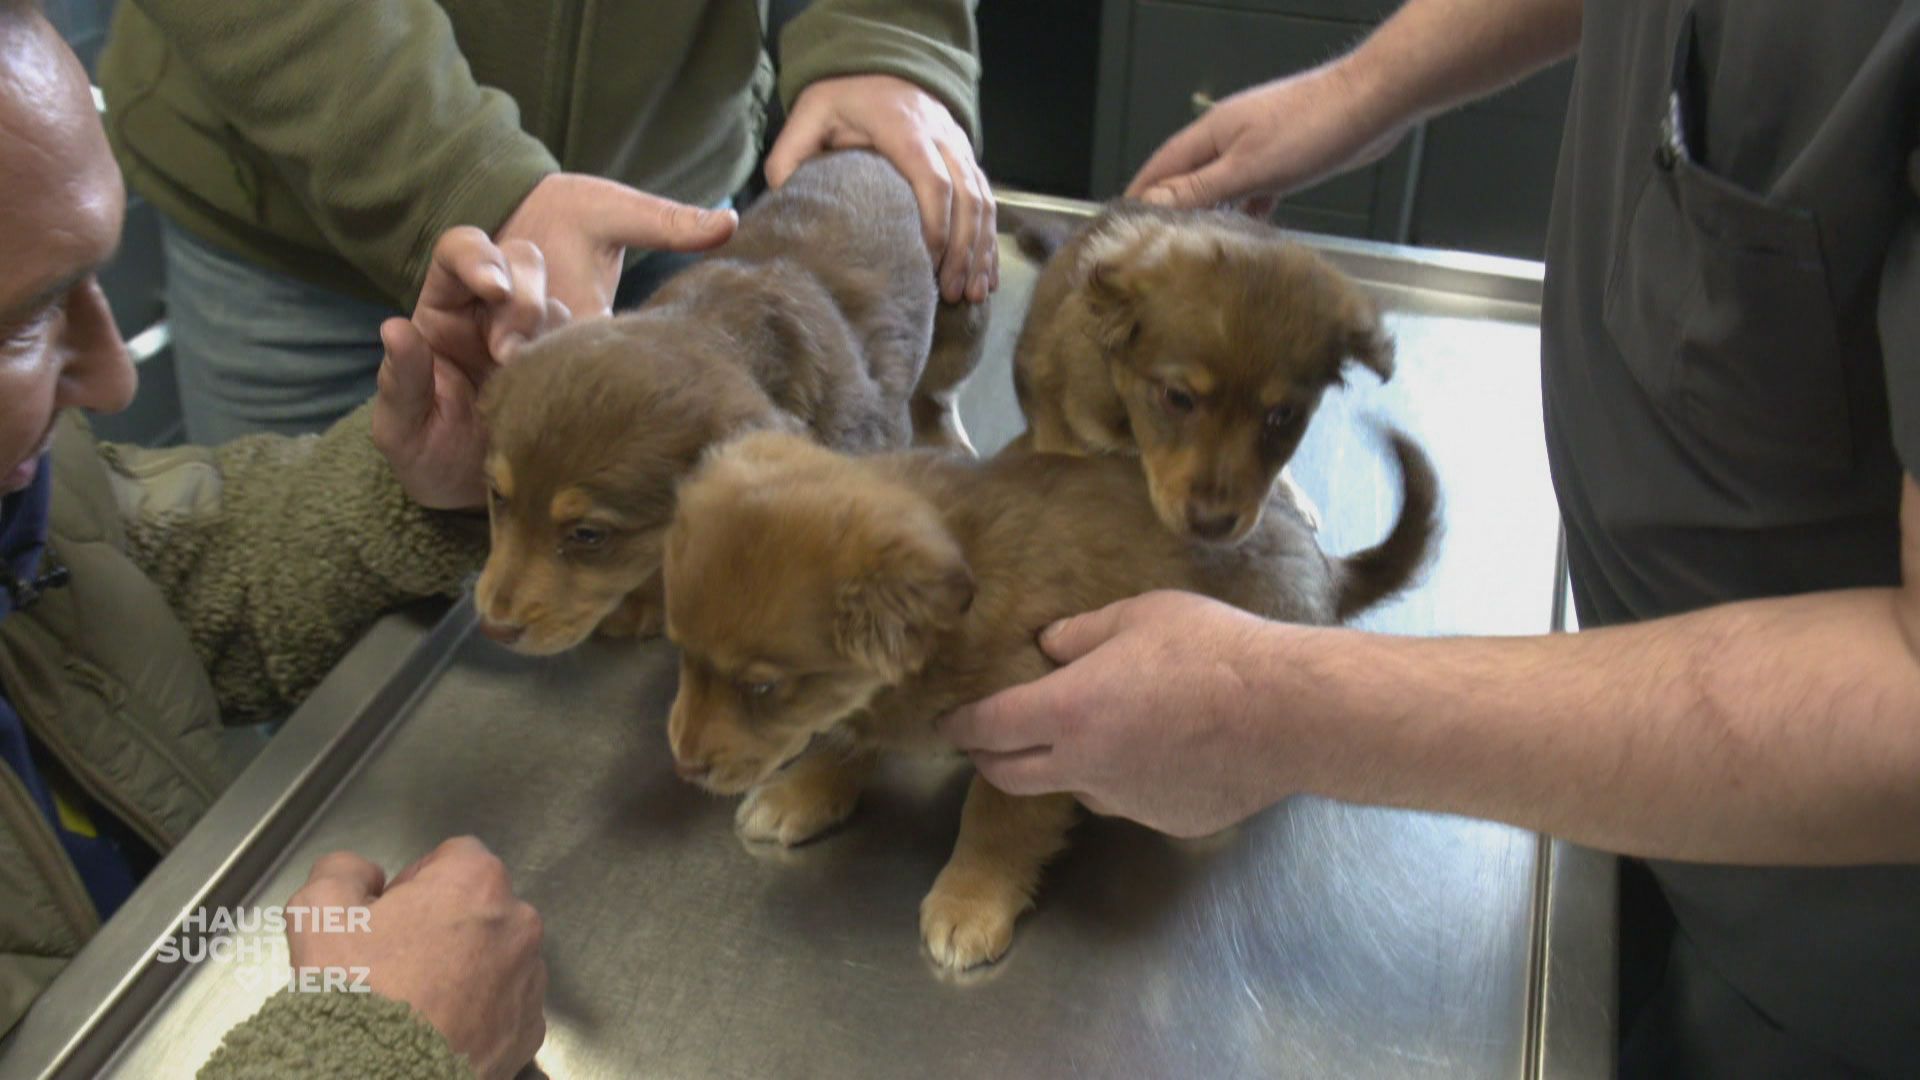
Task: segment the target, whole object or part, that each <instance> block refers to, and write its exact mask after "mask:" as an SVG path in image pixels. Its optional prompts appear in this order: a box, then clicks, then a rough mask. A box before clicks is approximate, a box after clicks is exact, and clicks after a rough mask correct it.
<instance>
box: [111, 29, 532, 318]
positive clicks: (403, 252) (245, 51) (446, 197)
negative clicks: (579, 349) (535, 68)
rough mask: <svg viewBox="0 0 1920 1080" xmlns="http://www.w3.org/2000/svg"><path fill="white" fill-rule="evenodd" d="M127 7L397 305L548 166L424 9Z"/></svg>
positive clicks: (494, 224) (500, 216) (514, 110)
mask: <svg viewBox="0 0 1920 1080" xmlns="http://www.w3.org/2000/svg"><path fill="white" fill-rule="evenodd" d="M132 2H133V3H135V4H137V5H138V7H139V9H140V11H141V12H142V13H144V14H145V15H146V16H147V17H148V18H149V19H151V20H152V21H153V23H154V24H155V25H157V26H158V27H159V28H160V32H161V33H162V34H164V35H165V36H166V40H167V43H168V45H169V46H170V47H171V48H172V49H173V51H174V54H175V56H176V57H177V58H178V59H179V60H180V61H181V62H182V63H184V64H185V65H186V66H187V67H188V68H189V69H190V70H191V71H192V73H193V75H194V76H195V77H196V78H198V80H199V81H200V82H201V83H202V84H204V85H205V87H206V90H207V98H208V99H209V100H210V101H212V102H213V103H215V106H216V108H218V110H219V111H220V113H221V116H222V118H223V119H224V120H225V121H226V122H227V123H228V124H230V125H232V127H233V128H234V130H235V131H237V132H238V133H239V134H240V135H242V136H243V137H244V138H245V139H246V140H247V142H248V143H250V144H251V145H252V146H254V147H255V148H257V149H258V150H259V151H260V152H261V153H262V154H264V155H266V157H267V158H268V159H269V160H271V161H272V163H273V164H274V166H275V168H276V169H277V170H278V172H279V174H280V176H281V178H282V179H283V180H284V181H285V182H286V183H287V184H288V185H290V186H291V187H292V188H293V190H294V192H295V193H296V195H297V196H298V197H299V198H300V200H301V202H302V203H303V204H304V205H305V206H306V207H307V209H308V211H309V212H310V213H311V214H312V216H313V219H314V221H315V222H316V223H317V224H318V225H319V227H320V230H321V232H322V233H323V234H325V236H326V238H327V240H328V241H329V242H330V243H331V244H332V245H333V247H334V249H335V250H336V251H338V252H340V254H341V255H342V257H344V258H346V259H347V260H348V261H349V262H351V263H353V264H354V266H356V267H358V268H359V269H360V271H361V272H362V273H364V274H366V275H367V277H368V278H369V279H371V280H372V281H373V282H374V283H375V284H376V285H378V286H379V287H380V288H381V289H382V290H383V291H385V292H386V293H388V294H389V295H390V296H392V297H393V298H394V300H395V301H396V305H397V306H398V307H400V308H402V309H409V308H412V307H413V302H414V299H415V296H416V294H417V292H418V290H419V288H420V283H421V281H422V280H423V279H424V277H425V275H426V268H427V264H428V259H429V256H430V254H431V252H432V249H433V242H434V240H435V239H436V238H438V237H439V235H440V234H441V233H442V232H444V231H446V229H448V228H449V227H451V226H454V225H478V226H479V227H481V228H483V229H486V230H487V231H488V232H492V231H493V230H494V229H496V228H498V227H499V226H500V225H501V224H502V223H503V222H505V221H506V219H507V217H508V216H509V215H510V214H512V212H513V210H514V208H515V207H517V206H518V205H519V204H520V201H521V200H522V199H523V198H525V197H526V194H527V192H528V191H530V190H532V189H533V186H534V184H535V183H537V182H539V180H540V178H541V177H543V176H545V175H546V174H548V173H550V172H553V171H555V170H556V169H557V168H558V166H557V165H556V164H555V162H554V159H553V157H552V155H551V154H549V153H548V152H547V150H546V149H545V147H543V146H542V145H541V144H540V142H539V140H537V139H535V138H533V137H532V136H530V135H528V134H526V133H525V132H523V131H522V130H521V129H520V115H519V109H518V107H517V106H516V105H515V104H514V102H513V100H512V99H511V98H510V97H508V96H507V95H506V94H504V93H501V92H500V91H498V90H494V89H490V88H486V87H482V86H480V85H478V84H477V83H476V82H475V81H474V79H473V74H472V72H471V70H470V69H469V68H468V66H467V62H466V60H465V58H464V57H462V55H461V53H460V49H459V46H458V45H457V44H456V42H455V41H454V37H453V28H452V26H451V24H450V23H449V22H448V20H447V16H446V13H445V12H444V11H442V10H441V9H440V6H439V5H438V4H436V3H433V0H298V2H289V0H280V2H273V3H261V2H259V0H132Z"/></svg>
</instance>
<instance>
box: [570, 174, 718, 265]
mask: <svg viewBox="0 0 1920 1080" xmlns="http://www.w3.org/2000/svg"><path fill="white" fill-rule="evenodd" d="M605 190H606V193H607V194H606V199H605V205H603V206H601V207H599V208H597V213H598V215H599V218H600V227H599V233H600V239H601V240H603V241H604V242H606V243H607V244H608V245H610V246H615V247H627V248H641V249H644V250H648V251H705V250H707V249H708V248H710V247H716V246H718V245H720V244H724V243H726V241H727V238H728V237H730V236H732V235H733V227H734V226H735V225H737V224H739V221H740V216H739V215H738V214H735V213H734V212H733V211H731V210H703V209H701V208H700V207H698V206H689V205H687V204H686V203H682V202H675V201H673V200H672V199H663V198H660V197H659V196H658V195H649V194H647V193H646V192H644V191H635V190H634V189H632V188H630V187H627V186H626V185H625V184H612V183H609V184H608V185H607V188H606V189H605Z"/></svg>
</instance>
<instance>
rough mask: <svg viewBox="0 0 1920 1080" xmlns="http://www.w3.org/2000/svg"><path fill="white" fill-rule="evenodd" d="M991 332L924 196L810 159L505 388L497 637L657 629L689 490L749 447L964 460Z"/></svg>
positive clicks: (498, 396) (489, 626) (550, 342)
mask: <svg viewBox="0 0 1920 1080" xmlns="http://www.w3.org/2000/svg"><path fill="white" fill-rule="evenodd" d="M986 319H987V310H986V306H985V305H972V304H965V303H962V304H958V305H952V306H947V305H941V304H940V303H939V296H938V292H937V289H936V286H935V281H934V263H933V260H932V259H931V257H929V256H928V254H927V250H926V247H925V245H924V243H923V242H922V241H921V239H920V217H919V209H918V206H917V204H916V203H915V202H914V196H913V191H912V189H911V188H910V187H908V185H907V182H906V181H905V180H903V179H902V178H901V177H900V175H899V173H897V172H896V171H894V169H893V167H892V166H891V165H889V164H887V162H886V160H885V159H884V158H881V157H879V156H878V155H875V154H870V153H866V152H864V151H855V152H848V153H840V154H830V155H827V156H824V157H821V158H818V159H815V160H814V161H812V162H810V163H808V164H807V165H806V166H805V167H803V168H801V169H800V170H799V171H798V172H796V173H794V175H793V177H792V179H790V180H789V181H788V183H787V184H786V186H785V187H783V188H781V189H780V190H779V191H777V192H774V193H771V194H769V195H768V196H766V197H765V198H764V199H762V200H761V201H760V202H758V203H756V204H755V205H754V206H753V208H752V209H750V210H749V211H747V213H746V214H745V216H743V217H742V218H741V221H740V227H739V230H738V232H736V233H735V234H734V237H733V239H732V240H730V241H729V242H728V243H727V244H726V245H724V246H723V247H721V248H719V249H718V250H717V251H715V252H714V253H713V254H712V255H710V256H709V257H707V258H706V259H704V260H703V261H701V262H700V263H698V264H696V265H695V266H693V267H692V268H690V269H688V270H687V271H685V272H684V273H682V274H680V275H679V276H678V277H676V278H674V279H673V280H672V281H671V282H669V283H668V284H667V285H666V286H665V287H663V288H662V289H661V290H660V291H659V292H658V293H657V294H655V295H654V297H653V298H652V299H651V300H649V301H648V302H647V303H646V304H645V305H643V306H641V307H640V308H638V309H637V310H635V311H634V312H632V313H631V314H627V315H622V316H619V317H616V318H613V319H600V320H594V321H589V322H582V323H576V324H574V325H572V326H569V327H566V328H564V329H561V330H559V331H557V332H555V333H553V334H550V335H548V336H546V337H544V338H541V339H540V340H538V341H536V342H534V343H532V344H531V345H529V346H527V347H526V349H525V350H523V351H522V353H521V354H520V356H519V357H518V358H517V359H516V360H515V361H514V363H513V364H512V365H511V366H509V367H507V368H506V369H504V370H503V371H501V372H500V373H499V374H497V375H495V376H494V377H493V378H492V379H491V380H489V382H488V383H487V387H486V391H485V392H484V393H483V394H482V395H481V401H480V411H481V414H482V416H483V418H484V419H485V422H486V424H487V429H488V454H487V460H486V467H487V474H488V481H489V484H490V486H491V496H490V500H489V501H490V503H491V513H492V521H493V548H492V551H491V553H490V554H489V556H488V558H487V565H486V568H485V570H484V571H482V573H481V575H480V581H479V584H478V585H477V586H476V588H475V590H474V600H475V604H476V606H477V607H478V608H479V611H480V616H481V620H482V622H481V627H482V630H483V631H484V632H486V633H487V634H489V636H492V637H494V638H496V639H497V640H500V641H504V642H506V643H508V644H510V645H513V646H514V647H515V648H517V649H519V650H520V651H522V652H527V653H534V654H548V653H556V652H560V651H562V650H565V649H569V648H572V647H573V646H574V645H577V644H579V642H580V641H581V640H583V639H584V638H586V636H587V635H588V634H590V633H592V632H593V631H594V629H595V628H596V627H597V628H600V629H601V630H603V631H604V632H607V633H623V634H654V633H658V632H659V626H660V612H659V603H660V602H659V591H660V590H659V580H658V578H659V569H660V544H661V534H662V533H663V532H664V531H665V529H666V526H667V522H668V520H669V519H670V518H671V516H672V513H673V489H674V485H675V483H677V482H678V481H679V479H680V478H681V476H682V475H683V474H684V473H685V472H686V471H687V470H688V469H690V468H692V467H693V465H694V463H695V462H696V461H698V460H699V457H700V454H701V453H702V452H703V451H705V450H706V448H707V447H708V446H710V445H712V444H714V443H716V442H720V441H722V440H725V439H727V438H730V437H732V436H734V435H737V434H739V433H741V432H744V431H749V430H755V429H760V428H778V429H781V430H787V431H795V432H804V433H806V434H808V435H809V436H811V437H813V438H815V439H817V440H819V441H820V442H821V443H824V444H826V445H828V446H834V447H838V448H840V449H844V450H849V451H856V452H866V451H873V450H881V449H888V448H894V447H900V446H905V445H906V444H907V443H908V441H909V439H910V438H912V439H914V440H915V441H918V442H921V443H923V444H930V445H938V446H946V447H952V448H958V449H968V447H967V442H966V433H965V432H964V430H963V429H962V428H961V426H960V419H959V415H958V413H957V412H956V410H955V406H954V395H955V394H956V392H957V389H958V387H959V385H960V383H961V381H962V380H964V379H965V378H966V376H967V375H968V373H969V372H971V371H972V370H973V367H974V365H975V363H977V361H978V360H979V355H980V348H981V345H982V343H983V340H984V333H983V331H984V329H985V326H986ZM930 350H931V356H929V351H930Z"/></svg>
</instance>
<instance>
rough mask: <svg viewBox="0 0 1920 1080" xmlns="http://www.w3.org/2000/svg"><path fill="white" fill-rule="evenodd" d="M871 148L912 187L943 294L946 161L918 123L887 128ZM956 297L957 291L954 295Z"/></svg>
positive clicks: (948, 224)
mask: <svg viewBox="0 0 1920 1080" xmlns="http://www.w3.org/2000/svg"><path fill="white" fill-rule="evenodd" d="M874 149H876V150H878V151H879V152H880V154H881V156H882V157H885V158H886V159H887V160H888V161H890V162H892V163H893V167H894V168H896V169H898V170H900V175H901V176H904V177H906V178H907V183H908V185H909V186H911V187H912V188H913V200H914V202H916V203H918V204H919V205H920V232H921V235H922V236H923V237H924V238H925V240H926V242H927V252H928V254H930V255H932V256H933V258H934V262H935V265H936V266H938V267H939V270H938V271H937V273H938V275H939V277H940V281H941V286H942V292H943V294H944V292H945V284H946V275H947V270H948V266H949V264H948V262H947V256H948V252H949V246H950V241H951V237H952V231H953V190H954V178H953V176H952V174H951V173H949V172H948V171H947V161H946V159H945V158H944V157H942V156H941V155H940V152H939V151H938V150H936V149H935V148H934V145H933V141H932V140H931V139H928V138H927V137H926V136H925V135H924V134H922V130H921V128H920V127H919V125H917V124H902V125H897V126H892V127H889V128H887V129H886V130H885V131H883V132H880V133H879V134H878V135H877V136H876V137H875V139H874ZM958 296H959V292H958V290H956V291H955V292H954V294H953V297H954V298H957V297H958Z"/></svg>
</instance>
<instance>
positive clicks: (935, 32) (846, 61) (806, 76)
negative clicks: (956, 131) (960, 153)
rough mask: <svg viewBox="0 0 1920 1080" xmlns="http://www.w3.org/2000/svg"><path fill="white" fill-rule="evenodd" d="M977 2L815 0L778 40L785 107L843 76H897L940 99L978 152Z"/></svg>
mask: <svg viewBox="0 0 1920 1080" xmlns="http://www.w3.org/2000/svg"><path fill="white" fill-rule="evenodd" d="M975 3H976V0H813V3H812V4H810V5H809V6H808V7H807V9H806V10H805V11H803V12H801V13H800V14H799V15H797V16H795V17H794V19H793V21H792V22H790V23H788V24H787V26H786V29H785V30H783V31H781V34H780V101H781V104H782V105H784V106H785V107H786V108H787V109H788V110H791V109H792V108H793V100H794V98H796V97H799V96H800V91H802V90H805V89H806V88H807V86H808V84H810V83H813V82H817V81H819V80H821V79H827V78H833V77H835V76H839V75H895V76H898V77H900V78H902V79H905V80H907V81H908V82H911V83H913V84H914V85H916V86H919V87H920V88H921V89H923V90H925V91H926V92H927V93H929V94H932V95H933V96H934V97H936V98H939V99H940V101H941V103H943V104H944V105H946V107H947V111H949V112H951V113H953V116H954V119H956V120H958V121H960V126H962V127H964V128H966V130H967V134H968V136H969V137H971V138H972V139H973V146H974V150H975V152H976V153H977V152H978V151H979V149H980V41H979V31H978V28H977V27H976V26H975V25H974V21H973V11H974V5H975Z"/></svg>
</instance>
